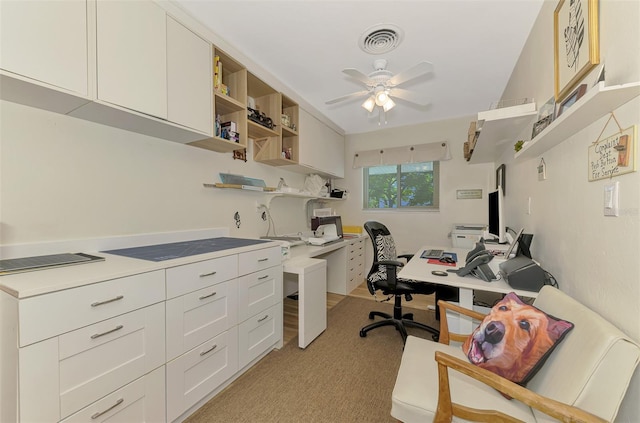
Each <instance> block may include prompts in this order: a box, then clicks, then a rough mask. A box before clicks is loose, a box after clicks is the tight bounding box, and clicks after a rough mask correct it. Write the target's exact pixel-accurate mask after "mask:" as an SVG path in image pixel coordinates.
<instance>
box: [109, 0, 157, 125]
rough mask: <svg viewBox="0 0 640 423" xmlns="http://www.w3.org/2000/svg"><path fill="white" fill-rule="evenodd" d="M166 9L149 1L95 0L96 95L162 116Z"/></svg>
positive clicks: (146, 112) (130, 107)
mask: <svg viewBox="0 0 640 423" xmlns="http://www.w3.org/2000/svg"><path fill="white" fill-rule="evenodd" d="M166 28H167V25H166V12H165V11H164V10H163V9H162V8H160V7H159V6H158V5H157V4H155V3H153V2H151V1H114V0H98V3H97V59H98V64H97V69H98V71H97V73H98V99H99V100H102V101H106V102H108V103H112V104H115V105H118V106H121V107H125V108H128V109H132V110H135V111H138V112H141V113H145V114H148V115H151V116H156V117H159V118H162V119H166V118H167V30H166Z"/></svg>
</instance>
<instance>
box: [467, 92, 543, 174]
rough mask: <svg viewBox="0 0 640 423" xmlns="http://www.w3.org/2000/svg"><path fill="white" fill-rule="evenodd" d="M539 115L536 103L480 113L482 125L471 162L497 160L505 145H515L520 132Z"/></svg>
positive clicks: (479, 119) (479, 118)
mask: <svg viewBox="0 0 640 423" xmlns="http://www.w3.org/2000/svg"><path fill="white" fill-rule="evenodd" d="M536 116H537V112H536V104H535V103H526V104H521V105H518V106H511V107H503V108H499V109H493V110H488V111H485V112H479V113H478V122H479V123H480V124H481V125H482V129H481V130H480V134H479V135H478V139H477V141H476V143H475V145H474V147H473V151H472V153H471V158H470V159H469V163H488V162H493V161H495V160H496V159H497V158H498V157H499V156H500V152H501V151H503V148H504V146H505V145H513V143H515V141H516V138H517V137H518V136H519V135H520V133H521V132H522V131H523V130H524V129H525V128H526V127H527V126H529V125H531V124H532V123H533V122H534V121H535V119H536Z"/></svg>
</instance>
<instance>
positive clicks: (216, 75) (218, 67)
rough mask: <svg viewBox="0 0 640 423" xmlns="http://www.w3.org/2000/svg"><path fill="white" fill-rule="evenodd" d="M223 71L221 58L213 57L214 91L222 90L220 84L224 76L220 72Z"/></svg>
mask: <svg viewBox="0 0 640 423" xmlns="http://www.w3.org/2000/svg"><path fill="white" fill-rule="evenodd" d="M221 69H222V63H220V56H218V55H215V56H214V57H213V89H214V90H216V91H217V90H218V89H220V83H221V82H222V75H221V73H220V70H221Z"/></svg>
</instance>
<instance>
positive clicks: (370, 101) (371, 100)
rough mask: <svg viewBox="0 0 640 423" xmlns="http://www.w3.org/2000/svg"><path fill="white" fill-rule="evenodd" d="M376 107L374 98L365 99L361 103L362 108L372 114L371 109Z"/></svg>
mask: <svg viewBox="0 0 640 423" xmlns="http://www.w3.org/2000/svg"><path fill="white" fill-rule="evenodd" d="M375 106H376V99H375V97H374V96H370V97H369V98H367V99H366V100H365V101H364V103H362V107H364V108H365V109H367V111H368V112H369V113H371V112H373V108H374V107H375Z"/></svg>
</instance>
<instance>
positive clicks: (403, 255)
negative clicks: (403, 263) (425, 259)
mask: <svg viewBox="0 0 640 423" xmlns="http://www.w3.org/2000/svg"><path fill="white" fill-rule="evenodd" d="M413 256H414V254H400V255H399V256H398V258H403V259H405V260H407V261H409V260H411V259H412V258H413Z"/></svg>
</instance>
